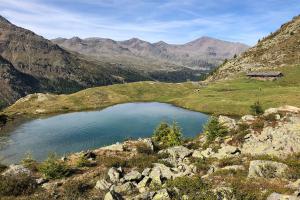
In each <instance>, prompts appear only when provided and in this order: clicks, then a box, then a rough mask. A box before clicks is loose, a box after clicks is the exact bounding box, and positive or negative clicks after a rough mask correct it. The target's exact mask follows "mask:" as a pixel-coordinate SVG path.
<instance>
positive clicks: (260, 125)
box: [251, 118, 265, 132]
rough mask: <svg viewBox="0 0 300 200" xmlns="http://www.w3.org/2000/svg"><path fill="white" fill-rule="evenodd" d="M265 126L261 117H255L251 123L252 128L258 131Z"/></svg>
mask: <svg viewBox="0 0 300 200" xmlns="http://www.w3.org/2000/svg"><path fill="white" fill-rule="evenodd" d="M264 126H265V121H264V120H263V119H261V118H258V119H256V120H255V121H254V122H253V123H252V124H251V127H252V129H253V130H255V131H257V132H260V131H262V129H263V128H264Z"/></svg>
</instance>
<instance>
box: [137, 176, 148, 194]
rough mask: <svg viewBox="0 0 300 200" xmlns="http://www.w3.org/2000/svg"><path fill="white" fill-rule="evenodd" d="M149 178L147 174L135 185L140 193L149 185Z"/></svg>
mask: <svg viewBox="0 0 300 200" xmlns="http://www.w3.org/2000/svg"><path fill="white" fill-rule="evenodd" d="M150 182H151V178H150V177H149V176H145V177H144V178H143V179H142V180H141V181H140V182H139V183H138V185H137V188H138V190H139V192H140V193H143V192H145V191H146V188H147V187H148V186H149V185H150Z"/></svg>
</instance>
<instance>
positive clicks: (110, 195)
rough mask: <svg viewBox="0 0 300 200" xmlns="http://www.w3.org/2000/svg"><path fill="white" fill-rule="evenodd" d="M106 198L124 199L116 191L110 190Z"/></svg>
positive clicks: (111, 199)
mask: <svg viewBox="0 0 300 200" xmlns="http://www.w3.org/2000/svg"><path fill="white" fill-rule="evenodd" d="M104 200H123V197H122V196H121V195H120V194H118V193H116V192H115V191H109V192H108V193H106V195H105V197H104Z"/></svg>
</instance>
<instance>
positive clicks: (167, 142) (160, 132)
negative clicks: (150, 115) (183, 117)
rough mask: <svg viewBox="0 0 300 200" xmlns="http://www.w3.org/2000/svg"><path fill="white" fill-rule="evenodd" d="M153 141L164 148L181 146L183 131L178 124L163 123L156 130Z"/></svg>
mask: <svg viewBox="0 0 300 200" xmlns="http://www.w3.org/2000/svg"><path fill="white" fill-rule="evenodd" d="M153 139H154V141H155V142H158V143H160V144H161V145H162V146H163V147H171V146H176V145H180V144H181V143H182V133H181V129H180V127H179V126H178V125H177V123H176V122H173V124H172V125H169V124H168V123H166V122H162V123H160V124H159V126H158V127H157V128H156V129H155V131H154V133H153Z"/></svg>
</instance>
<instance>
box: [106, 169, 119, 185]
mask: <svg viewBox="0 0 300 200" xmlns="http://www.w3.org/2000/svg"><path fill="white" fill-rule="evenodd" d="M122 172H123V171H122V168H115V167H112V168H110V169H109V170H108V173H107V175H108V176H109V179H110V181H111V182H113V183H116V182H119V181H120V178H121V176H122Z"/></svg>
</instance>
